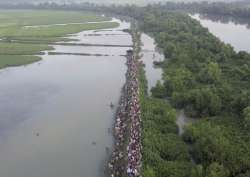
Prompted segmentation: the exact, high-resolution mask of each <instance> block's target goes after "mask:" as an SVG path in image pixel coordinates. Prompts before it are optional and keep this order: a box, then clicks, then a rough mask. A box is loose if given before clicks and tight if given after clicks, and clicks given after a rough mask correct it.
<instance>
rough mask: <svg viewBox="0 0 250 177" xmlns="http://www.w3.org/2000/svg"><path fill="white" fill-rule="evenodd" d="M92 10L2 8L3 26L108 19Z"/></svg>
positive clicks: (0, 19)
mask: <svg viewBox="0 0 250 177" xmlns="http://www.w3.org/2000/svg"><path fill="white" fill-rule="evenodd" d="M108 20H110V18H107V17H102V16H99V15H96V14H94V13H91V12H80V11H60V10H53V11H52V10H1V12H0V24H1V26H6V25H8V26H10V25H13V24H14V25H18V26H26V25H31V26H32V25H50V24H62V23H84V22H100V21H108Z"/></svg>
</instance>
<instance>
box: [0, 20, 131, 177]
mask: <svg viewBox="0 0 250 177" xmlns="http://www.w3.org/2000/svg"><path fill="white" fill-rule="evenodd" d="M120 23H121V26H120V27H118V28H115V29H112V30H113V31H112V30H107V31H105V30H102V31H98V32H97V31H85V32H81V33H79V34H76V35H73V36H71V38H74V39H79V43H85V42H86V41H91V42H93V43H96V44H113V43H117V44H126V45H130V44H132V40H131V36H130V35H128V34H127V33H124V32H122V31H120V30H121V29H126V28H129V26H130V25H129V23H125V22H120ZM96 33H98V34H100V35H99V36H97V35H95V34H96ZM114 33H119V34H120V35H112V34H114ZM86 34H94V37H93V36H86ZM104 34H105V39H103V35H104ZM106 34H110V35H106ZM55 49H56V50H55V52H58V51H63V52H65V51H66V52H67V51H70V52H72V51H74V52H79V53H84V52H87V53H98V54H111V55H113V56H101V57H96V56H73V55H71V56H67V55H45V56H43V60H42V61H40V62H38V63H34V64H31V65H27V66H23V67H13V68H7V69H3V70H0V112H1V115H0V157H1V161H0V176H1V177H102V176H105V175H104V166H105V161H106V160H107V158H108V157H109V154H108V150H109V149H110V151H111V149H112V146H113V135H112V133H111V131H110V130H111V129H112V127H113V121H114V114H115V109H113V110H111V108H110V106H109V105H110V103H111V102H112V103H113V104H115V105H117V104H118V100H119V98H120V94H121V88H122V86H123V84H124V82H125V73H126V70H127V68H126V65H125V61H126V59H125V57H122V56H120V55H125V54H126V50H128V49H129V48H126V47H122V48H114V47H96V46H93V47H85V46H55Z"/></svg>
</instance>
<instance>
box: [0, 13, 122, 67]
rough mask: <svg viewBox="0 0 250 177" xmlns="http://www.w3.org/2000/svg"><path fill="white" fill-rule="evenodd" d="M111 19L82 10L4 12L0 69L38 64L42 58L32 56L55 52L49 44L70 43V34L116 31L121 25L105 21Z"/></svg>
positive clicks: (0, 17) (0, 30)
mask: <svg viewBox="0 0 250 177" xmlns="http://www.w3.org/2000/svg"><path fill="white" fill-rule="evenodd" d="M109 20H111V19H110V18H107V17H102V16H99V15H95V14H93V13H90V12H80V11H79V12H74V11H49V10H1V12H0V39H2V40H0V68H3V67H7V66H17V65H22V64H27V63H31V62H32V61H34V62H35V61H37V60H38V59H39V57H31V55H35V54H37V53H39V52H40V51H44V50H51V49H53V48H51V47H49V46H48V44H49V43H53V42H58V41H67V40H68V39H67V38H65V37H66V36H67V35H68V34H73V33H78V32H81V31H84V30H95V29H105V28H114V27H117V26H118V25H119V24H118V23H116V22H106V21H109ZM86 22H98V23H86ZM72 23H82V24H72ZM84 23H85V24H84ZM58 24H65V25H58ZM44 25H47V26H44ZM30 26H35V27H30ZM13 40H15V41H14V42H13ZM14 55H15V56H14ZM17 55H20V56H17ZM24 55H25V56H24Z"/></svg>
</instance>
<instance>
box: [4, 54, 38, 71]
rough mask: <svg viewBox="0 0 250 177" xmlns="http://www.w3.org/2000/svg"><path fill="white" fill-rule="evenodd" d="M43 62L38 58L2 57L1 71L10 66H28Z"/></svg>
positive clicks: (24, 56)
mask: <svg viewBox="0 0 250 177" xmlns="http://www.w3.org/2000/svg"><path fill="white" fill-rule="evenodd" d="M39 60H41V58H40V57H38V56H26V55H23V56H18V55H0V69H2V68H6V67H10V66H20V65H27V64H30V63H33V62H37V61H39Z"/></svg>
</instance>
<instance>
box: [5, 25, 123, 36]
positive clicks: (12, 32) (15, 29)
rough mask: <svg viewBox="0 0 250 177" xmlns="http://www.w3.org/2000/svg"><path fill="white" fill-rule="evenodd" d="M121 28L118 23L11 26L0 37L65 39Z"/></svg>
mask: <svg viewBox="0 0 250 177" xmlns="http://www.w3.org/2000/svg"><path fill="white" fill-rule="evenodd" d="M117 26H119V24H118V23H116V22H103V23H89V24H69V25H63V26H61V25H60V26H59V25H55V26H44V27H37V28H25V27H22V26H9V27H5V28H2V29H1V30H0V37H8V38H11V37H33V38H34V37H38V38H40V37H63V36H65V35H67V34H73V33H78V32H81V31H85V30H95V29H104V28H114V27H117Z"/></svg>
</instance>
